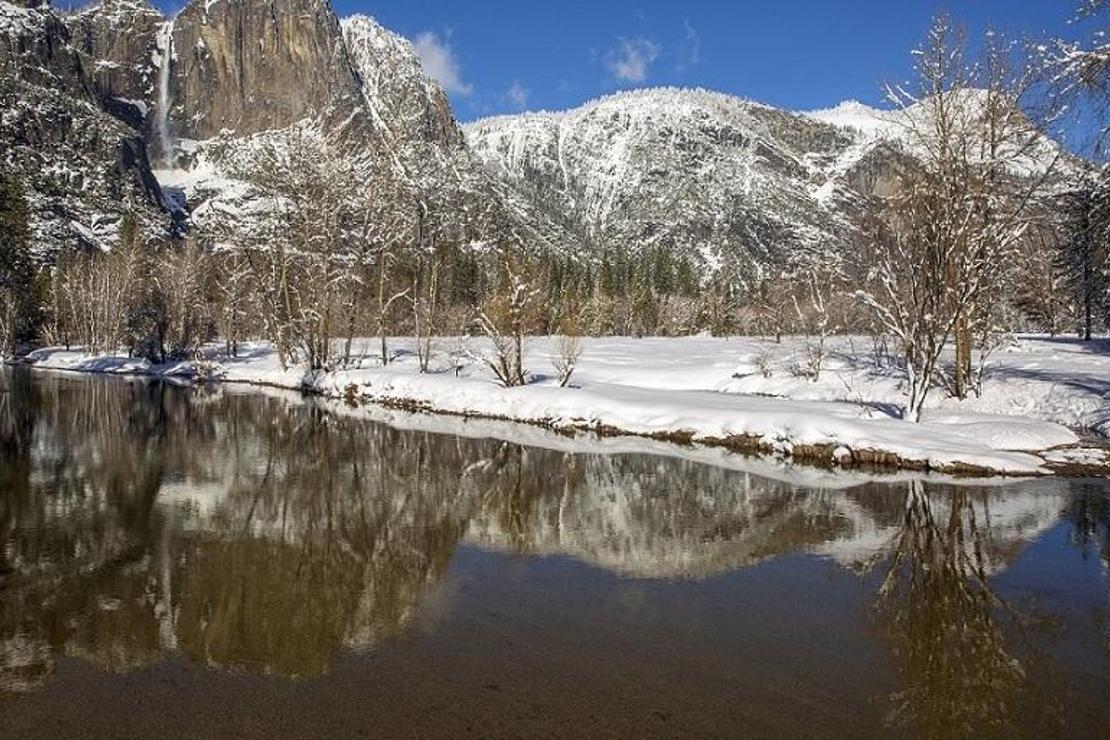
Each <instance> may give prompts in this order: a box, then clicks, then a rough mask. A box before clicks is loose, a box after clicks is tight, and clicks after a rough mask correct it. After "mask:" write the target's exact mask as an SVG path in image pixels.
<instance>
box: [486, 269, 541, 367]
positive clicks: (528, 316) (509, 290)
mask: <svg viewBox="0 0 1110 740" xmlns="http://www.w3.org/2000/svg"><path fill="white" fill-rule="evenodd" d="M537 295H538V290H537V288H536V286H535V284H534V280H533V277H532V276H531V275H530V274H529V271H528V268H527V267H526V266H523V265H519V264H514V261H513V260H506V261H505V264H504V279H503V280H502V283H501V286H500V287H499V289H498V290H497V291H496V292H495V293H494V294H493V295H491V296H489V297H488V298H487V299H486V300H485V301H484V302H483V304H482V307H481V308H480V310H479V311H478V319H477V324H478V328H479V329H480V330H481V332H482V333H483V334H484V335H485V336H486V338H487V339H488V340H489V342H490V343H491V344H492V345H493V353H492V354H491V355H485V356H483V358H482V360H483V361H484V362H485V363H486V365H488V366H489V367H490V369H491V370H493V373H494V375H496V376H497V379H498V380H499V381H501V383H502V385H504V386H506V387H512V386H518V385H524V383H525V382H526V371H525V369H524V337H525V336H526V335H527V333H528V332H529V331H530V330H531V327H532V325H533V321H534V317H535V310H536V297H537Z"/></svg>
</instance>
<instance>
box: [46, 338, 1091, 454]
mask: <svg viewBox="0 0 1110 740" xmlns="http://www.w3.org/2000/svg"><path fill="white" fill-rule="evenodd" d="M375 345H376V340H365V341H360V342H358V343H356V346H357V348H359V349H362V348H365V350H366V352H365V355H364V356H363V357H362V359H359V360H356V361H355V362H354V363H352V367H351V368H350V369H346V370H339V371H335V372H330V373H320V374H315V375H309V374H306V373H305V372H304V371H303V370H301V369H296V368H294V369H282V368H281V366H280V364H279V362H278V360H277V357H276V355H275V353H274V352H272V351H271V350H270V348H269V347H268V346H267V345H265V344H253V345H248V346H246V347H244V348H243V350H242V351H241V353H240V355H239V356H238V357H237V358H227V357H224V356H222V355H221V354H220V353H219V350H218V348H217V347H215V346H213V347H210V348H207V350H206V355H207V362H208V363H209V364H210V368H209V370H210V371H211V372H212V373H213V374H214V376H215V377H218V378H220V379H221V380H224V381H228V382H242V383H253V384H262V385H270V386H275V387H279V388H290V389H307V390H311V391H314V392H316V393H319V394H321V395H324V396H327V397H331V398H348V399H350V398H353V399H357V400H360V401H367V402H374V403H378V404H382V405H386V406H391V407H399V408H406V409H411V410H420V411H433V412H438V413H445V414H453V415H459V416H466V417H485V418H490V419H500V420H509V421H517V422H526V423H530V424H537V425H541V426H545V427H551V428H554V429H564V430H568V429H584V430H593V431H598V432H602V433H605V434H626V435H638V436H643V437H652V438H657V439H667V440H674V441H681V442H694V443H698V442H700V443H705V444H712V445H723V446H727V447H732V448H734V449H740V450H747V451H753V452H763V453H769V454H773V455H778V456H781V457H787V458H789V457H794V458H799V459H807V460H815V461H819V462H824V463H830V464H837V465H843V466H851V465H857V464H862V463H872V462H876V463H883V464H892V465H899V466H903V467H911V468H923V469H929V470H942V471H957V472H958V471H976V472H987V471H992V472H998V473H1006V474H1037V473H1044V472H1050V469H1051V467H1050V466H1051V464H1053V463H1055V464H1061V463H1062V461H1067V462H1069V463H1076V462H1077V461H1082V462H1083V463H1084V464H1087V463H1091V462H1092V461H1093V462H1095V463H1096V464H1097V463H1098V461H1100V460H1101V461H1105V460H1106V457H1105V453H1103V452H1102V451H1100V450H1097V449H1095V450H1087V451H1085V452H1083V453H1082V454H1062V453H1061V452H1060V448H1066V447H1069V446H1070V447H1075V446H1077V445H1078V443H1079V438H1078V436H1077V435H1076V433H1075V432H1074V431H1072V430H1071V429H1069V428H1068V427H1069V426H1070V427H1074V428H1083V429H1094V430H1101V431H1103V432H1105V431H1107V426H1108V424H1110V404H1108V401H1107V398H1105V397H1104V396H1105V395H1106V394H1107V393H1110V380H1104V379H1105V378H1110V372H1108V371H1110V353H1108V352H1106V351H1105V350H1106V349H1107V347H1105V346H1102V345H1093V346H1092V345H1082V344H1080V343H1077V342H1072V341H1069V340H1052V339H1047V338H1032V337H1030V338H1023V339H1021V340H1020V341H1019V342H1018V343H1017V344H1016V345H1015V346H1014V347H1012V348H1010V349H1009V350H1008V351H1006V352H1003V353H1001V354H1000V355H999V356H998V360H997V361H996V363H995V365H994V366H993V368H992V369H991V371H990V372H989V374H988V376H987V378H986V380H985V382H984V392H983V394H982V395H981V396H980V397H976V398H972V399H968V400H966V401H963V402H958V401H955V400H954V399H948V398H945V397H944V396H943V394H942V393H940V392H937V394H936V395H935V396H934V398H933V407H932V408H931V409H929V411H928V412H927V413H926V415H925V420H924V421H923V423H921V424H916V425H913V424H908V423H905V422H903V421H901V420H900V419H899V418H897V415H898V409H899V404H900V403H901V401H902V395H901V387H900V382H901V381H900V380H899V378H898V374H897V372H896V371H895V370H894V369H893V368H890V367H889V366H884V364H883V362H881V361H880V362H876V361H875V360H874V359H873V357H871V356H870V354H869V353H870V352H871V348H870V344H869V342H868V340H861V339H859V338H856V339H840V338H838V339H836V340H833V341H832V342H831V344H830V350H831V352H830V356H829V359H828V360H827V361H826V363H825V367H824V370H823V372H822V374H821V376H820V378H819V379H818V380H816V381H814V380H810V379H806V378H803V377H798V375H797V372H796V371H794V370H792V368H795V367H797V365H798V358H799V357H801V356H804V352H805V347H804V343H803V342H802V341H801V340H786V341H784V342H783V343H782V344H775V343H773V342H768V341H765V340H759V339H748V338H739V339H736V338H733V339H715V338H700V337H697V338H681V339H661V338H652V339H630V338H601V339H589V340H586V341H585V354H584V355H583V357H582V359H581V360H580V362H579V367H578V370H577V372H576V374H575V376H574V378H573V383H572V386H573V387H569V388H560V387H558V385H557V383H556V381H555V379H554V376H555V372H554V369H553V367H552V363H551V358H552V354H553V352H554V348H555V345H554V343H553V342H552V341H551V340H549V339H540V338H537V339H534V340H531V342H530V343H529V345H528V348H527V360H528V362H527V363H526V365H527V367H528V369H529V370H530V371H531V373H532V377H533V382H532V383H530V384H529V385H528V386H525V387H522V388H503V387H501V386H500V385H498V384H497V383H496V382H495V381H494V379H493V377H492V375H491V374H490V373H489V371H488V370H487V369H486V368H485V367H484V366H483V365H482V364H481V363H480V362H479V361H478V360H476V359H475V357H474V355H475V354H478V353H480V351H481V349H482V347H481V344H480V343H478V342H475V341H473V340H471V341H470V342H469V345H468V346H466V347H465V348H464V347H463V340H458V339H444V340H442V341H441V342H439V348H440V350H441V352H440V358H439V363H438V366H437V368H436V371H435V372H432V373H428V374H420V373H419V372H418V371H417V363H416V358H415V356H414V354H413V353H412V352H411V351H410V349H411V343H410V342H408V341H406V340H394V341H393V342H391V349H392V351H393V352H394V354H395V355H396V359H395V360H394V361H393V362H392V363H391V364H390V365H389V366H388V367H385V368H382V367H380V362H379V361H378V360H376V359H373V349H372V348H373V347H375ZM29 362H30V363H31V364H33V365H34V366H36V367H41V368H53V369H62V370H76V371H85V372H111V373H121V374H139V373H141V374H154V375H160V376H188V375H191V374H192V373H193V372H194V370H195V368H194V367H193V365H192V364H191V363H176V364H172V365H165V366H157V367H154V366H151V365H149V363H146V362H145V361H142V360H133V359H128V358H122V357H90V356H86V355H83V354H81V353H80V352H77V351H64V350H59V349H46V350H40V351H38V352H36V353H34V354H33V355H32V356H31V357H30V358H29ZM456 367H458V368H459V373H458V375H456V372H455V368H456ZM1049 451H1052V452H1049Z"/></svg>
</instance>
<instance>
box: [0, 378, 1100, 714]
mask: <svg viewBox="0 0 1110 740" xmlns="http://www.w3.org/2000/svg"><path fill="white" fill-rule="evenodd" d="M0 386H2V389H0V594H2V599H0V690H7V691H18V692H25V691H28V690H31V689H34V688H35V687H37V686H41V685H42V684H43V682H45V681H46V680H47V679H48V677H49V676H50V675H51V673H52V671H53V670H54V664H55V661H56V660H57V659H58V658H59V657H60V656H76V657H80V658H83V659H85V660H87V661H91V662H93V663H95V664H96V665H98V666H101V667H102V668H104V669H106V670H109V671H117V672H118V671H126V670H130V669H134V668H136V667H139V666H144V665H148V664H151V663H153V662H156V661H159V660H161V659H163V658H164V657H165V656H167V655H169V654H180V655H184V656H185V657H187V658H188V660H189V661H191V662H193V663H196V664H200V665H206V666H212V667H219V668H228V669H245V670H248V671H251V672H257V673H269V674H276V675H280V676H288V677H312V676H318V675H320V674H322V673H324V672H326V671H327V670H328V668H329V665H330V664H331V662H332V661H333V659H334V658H335V656H336V655H337V654H338V653H340V652H341V651H344V650H365V649H368V648H371V647H373V646H376V645H379V644H381V643H382V641H383V640H386V639H388V638H389V637H391V636H395V635H398V634H400V633H401V632H403V631H404V630H405V628H406V626H408V625H409V624H410V623H411V622H412V620H413V619H414V616H415V615H416V613H417V611H418V609H419V606H420V604H421V603H422V601H424V600H425V598H426V597H427V596H428V595H429V594H430V593H431V592H432V591H433V590H434V589H435V588H436V587H437V585H438V584H440V583H442V581H443V579H444V578H445V576H446V573H447V571H448V568H449V565H450V563H451V560H452V556H453V554H454V553H455V552H456V550H457V548H458V546H459V544H460V543H462V542H467V543H471V544H475V545H478V546H480V547H483V548H490V549H493V550H498V551H502V550H503V551H508V552H519V553H529V554H540V555H544V554H560V555H566V556H570V557H573V558H575V559H578V560H581V561H584V562H586V563H589V564H591V565H594V566H598V567H601V568H604V569H606V570H608V571H610V572H614V573H617V574H619V575H621V576H624V577H630V578H650V579H679V580H687V579H694V580H699V579H705V578H709V577H714V576H723V575H725V574H728V573H730V572H734V571H736V570H738V569H741V568H746V567H749V566H752V565H754V564H757V563H761V562H764V561H768V560H770V559H773V558H776V557H779V556H783V555H789V554H792V553H809V554H813V555H819V556H822V557H824V558H827V559H829V560H831V561H833V562H835V563H838V564H840V565H842V566H845V567H847V568H849V569H850V570H851V571H852V572H855V573H859V574H861V575H860V577H862V578H866V577H868V575H869V574H871V573H875V572H879V571H881V572H885V573H886V577H885V579H882V582H881V585H880V586H879V588H878V591H877V593H876V594H875V596H874V599H875V601H874V605H875V607H876V611H875V613H876V615H877V616H878V617H879V621H880V623H881V625H882V630H881V632H882V634H883V635H884V637H885V639H886V641H887V644H888V646H889V648H890V651H891V654H892V655H893V657H894V664H895V665H896V667H897V670H898V674H899V681H900V688H899V689H898V691H897V693H896V695H895V696H894V697H893V700H892V701H893V705H892V706H893V711H892V712H891V718H890V719H891V722H893V723H894V724H895V725H897V726H913V727H919V728H922V729H923V730H924V731H925V733H926V734H927V735H930V736H951V735H962V734H970V733H975V732H979V731H991V732H999V731H1002V730H1005V729H1007V727H1008V723H1010V722H1012V721H1016V719H1015V718H1016V717H1017V715H1018V711H1017V707H1018V706H1019V704H1021V702H1023V701H1025V699H1023V697H1025V696H1026V695H1027V694H1028V684H1029V677H1028V676H1027V667H1026V666H1024V665H1023V664H1022V662H1020V661H1019V660H1018V659H1016V658H1015V657H1014V656H1013V655H1012V654H1011V650H1012V647H1008V641H1007V638H1008V630H1007V624H1009V622H1010V621H1011V620H1010V619H1009V617H1008V616H1007V615H1009V614H1010V613H1011V610H1010V609H1009V608H1008V607H1007V606H1006V605H1005V604H1003V603H1002V601H1001V600H1000V598H999V597H998V596H997V595H996V594H995V593H994V590H993V588H992V583H991V581H992V577H993V576H994V575H995V574H996V573H999V572H1001V571H1003V570H1004V569H1005V568H1006V567H1007V566H1008V565H1010V564H1011V563H1013V562H1014V560H1015V559H1016V558H1017V557H1018V555H1019V554H1020V553H1021V551H1022V549H1023V548H1024V547H1025V546H1026V544H1027V543H1028V542H1030V541H1032V540H1034V539H1036V538H1037V537H1038V536H1040V535H1041V534H1042V533H1044V532H1045V531H1046V530H1048V529H1049V528H1050V527H1052V526H1053V525H1054V524H1055V523H1056V522H1057V521H1058V520H1059V518H1060V516H1061V512H1063V513H1064V517H1065V519H1066V520H1068V521H1070V522H1073V523H1074V526H1073V532H1074V535H1073V537H1074V539H1075V541H1076V543H1077V544H1078V545H1079V546H1080V547H1082V548H1083V549H1084V550H1086V549H1089V548H1090V547H1091V543H1092V542H1096V541H1097V543H1098V545H1099V548H1100V552H1101V556H1102V557H1103V558H1104V559H1105V558H1106V557H1107V552H1108V550H1107V542H1108V540H1110V538H1108V537H1107V532H1108V531H1110V530H1108V522H1110V515H1108V508H1110V507H1108V505H1107V499H1106V494H1105V490H1106V489H1105V488H1104V487H1102V486H1091V487H1090V489H1089V490H1088V491H1087V492H1086V493H1085V494H1084V495H1082V496H1078V497H1076V496H1072V495H1071V494H1070V493H1069V492H1068V487H1067V486H1066V485H1065V484H1054V483H1043V484H1037V485H1036V486H1025V487H1024V488H1023V487H1016V488H1015V487H1010V488H1004V489H978V490H976V489H969V488H965V487H956V486H937V485H930V486H928V487H926V486H925V485H924V484H922V483H920V482H910V483H901V484H897V485H864V486H857V487H853V488H847V489H843V490H833V489H820V488H811V487H801V486H797V485H792V484H790V483H786V482H776V481H772V480H768V479H765V478H760V477H756V476H753V475H749V474H747V473H745V472H742V471H737V470H728V469H725V468H720V467H714V466H710V465H703V464H698V463H694V462H688V461H682V460H678V459H669V458H659V457H652V456H647V455H615V456H603V455H590V454H570V453H566V452H559V451H555V450H548V449H540V448H526V447H522V446H518V445H515V444H510V443H506V442H500V441H496V440H491V439H470V438H463V437H456V436H452V435H446V434H432V433H426V432H414V431H401V430H398V429H395V428H392V427H389V426H386V425H383V424H377V423H370V422H367V421H365V420H360V419H358V418H354V417H351V416H344V415H342V414H335V413H331V411H329V409H327V408H325V407H324V406H322V405H320V404H318V403H314V402H310V401H306V400H303V399H300V398H298V397H293V396H276V397H275V396H264V395H259V394H255V393H236V392H232V391H229V390H226V389H225V390H220V389H194V388H173V387H170V386H167V385H165V384H161V383H141V382H122V381H104V380H88V379H80V378H70V377H62V376H42V375H36V376H35V377H34V378H32V377H31V376H30V375H29V374H27V373H20V372H17V373H10V374H6V375H0ZM907 490H908V493H906V491H907ZM877 568H878V570H877ZM789 588H790V586H789V584H788V583H783V584H782V586H781V588H780V591H782V596H781V598H783V599H789V598H790V594H789Z"/></svg>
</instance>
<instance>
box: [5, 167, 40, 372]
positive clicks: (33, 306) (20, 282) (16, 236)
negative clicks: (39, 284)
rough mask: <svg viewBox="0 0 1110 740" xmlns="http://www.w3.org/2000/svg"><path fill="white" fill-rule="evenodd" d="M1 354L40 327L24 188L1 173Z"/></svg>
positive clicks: (27, 339) (10, 177) (11, 349)
mask: <svg viewBox="0 0 1110 740" xmlns="http://www.w3.org/2000/svg"><path fill="white" fill-rule="evenodd" d="M0 311H2V312H3V316H0V342H2V346H0V355H4V354H8V353H10V352H11V351H13V350H14V349H15V347H16V345H17V344H18V343H20V342H27V341H31V340H34V339H35V337H36V335H37V333H38V328H39V324H40V320H39V318H40V313H41V312H40V310H39V306H38V300H37V290H36V281H35V263H34V259H33V258H32V257H31V228H30V209H29V207H28V205H27V196H26V194H25V193H24V190H23V185H22V183H20V182H19V180H17V179H16V178H14V177H12V176H9V175H6V174H4V173H0Z"/></svg>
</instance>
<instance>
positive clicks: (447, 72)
mask: <svg viewBox="0 0 1110 740" xmlns="http://www.w3.org/2000/svg"><path fill="white" fill-rule="evenodd" d="M447 36H448V37H449V36H450V34H448V35H447ZM412 45H413V46H414V47H415V48H416V54H417V56H419V57H420V63H421V64H422V65H424V72H426V73H427V75H428V76H429V77H431V78H432V79H433V80H435V81H436V82H438V83H439V84H441V85H443V89H444V90H446V91H447V92H449V93H456V94H458V95H470V94H471V93H472V92H474V86H473V85H470V84H468V83H466V82H463V80H462V75H461V73H460V72H459V60H458V59H456V58H455V52H454V50H453V49H452V48H451V44H450V42H449V40H448V38H447V37H441V36H440V35H439V34H438V33H435V32H434V31H424V32H423V33H421V34H420V35H418V36H417V37H416V39H415V40H414V41H413V42H412Z"/></svg>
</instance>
